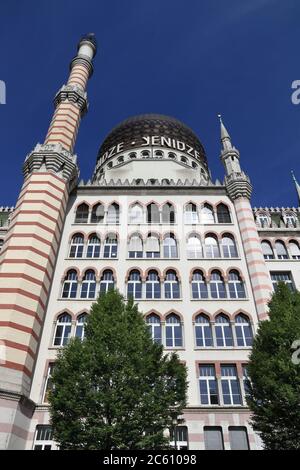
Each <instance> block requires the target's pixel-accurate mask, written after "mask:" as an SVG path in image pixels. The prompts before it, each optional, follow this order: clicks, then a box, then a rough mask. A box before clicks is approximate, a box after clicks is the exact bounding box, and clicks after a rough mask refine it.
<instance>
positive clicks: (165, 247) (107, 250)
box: [69, 233, 238, 259]
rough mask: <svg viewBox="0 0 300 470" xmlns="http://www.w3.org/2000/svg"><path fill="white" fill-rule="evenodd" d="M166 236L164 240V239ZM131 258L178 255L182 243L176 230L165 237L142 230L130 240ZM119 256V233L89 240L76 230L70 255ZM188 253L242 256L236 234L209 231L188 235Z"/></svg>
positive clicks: (129, 252)
mask: <svg viewBox="0 0 300 470" xmlns="http://www.w3.org/2000/svg"><path fill="white" fill-rule="evenodd" d="M161 238H162V239H161ZM127 249H128V257H129V258H178V256H179V254H178V243H177V240H176V237H175V235H174V234H173V233H169V234H165V235H164V236H163V237H160V236H159V235H157V234H155V233H148V234H147V236H146V237H145V238H144V237H143V236H142V235H141V234H140V233H134V234H132V235H131V236H130V237H129V240H128V246H127ZM117 255H118V239H117V235H116V234H113V233H111V234H109V235H107V236H106V238H105V240H104V243H103V244H102V243H101V240H100V238H99V236H98V235H97V234H96V233H92V234H91V235H89V237H88V239H87V243H85V236H84V234H83V233H75V234H74V235H73V237H72V239H71V244H70V250H69V257H70V258H116V257H117ZM186 255H187V258H189V259H191V258H192V259H198V258H222V257H223V258H236V257H237V256H238V253H237V247H236V243H235V239H234V236H233V235H232V234H230V233H224V234H223V235H222V236H221V237H218V236H217V235H216V234H214V233H208V234H206V235H205V236H204V239H203V240H202V239H201V236H200V235H199V234H197V233H192V234H190V235H189V236H188V239H187V245H186Z"/></svg>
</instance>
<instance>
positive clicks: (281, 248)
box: [275, 240, 288, 259]
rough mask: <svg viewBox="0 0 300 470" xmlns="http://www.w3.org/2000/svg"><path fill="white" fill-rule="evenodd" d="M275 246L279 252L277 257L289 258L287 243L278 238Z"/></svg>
mask: <svg viewBox="0 0 300 470" xmlns="http://www.w3.org/2000/svg"><path fill="white" fill-rule="evenodd" d="M275 248H276V253H277V258H278V259H288V254H287V251H286V247H285V244H284V243H283V242H281V241H280V240H277V241H276V242H275Z"/></svg>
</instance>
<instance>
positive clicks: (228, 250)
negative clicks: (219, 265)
mask: <svg viewBox="0 0 300 470" xmlns="http://www.w3.org/2000/svg"><path fill="white" fill-rule="evenodd" d="M222 251H223V256H224V258H236V257H237V249H236V244H235V241H234V238H233V236H232V235H229V234H228V233H226V234H224V235H223V236H222Z"/></svg>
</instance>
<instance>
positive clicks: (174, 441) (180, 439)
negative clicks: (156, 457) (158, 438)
mask: <svg viewBox="0 0 300 470" xmlns="http://www.w3.org/2000/svg"><path fill="white" fill-rule="evenodd" d="M170 446H171V447H173V448H175V449H177V450H188V448H189V444H188V428H187V426H176V427H175V429H174V428H171V429H170Z"/></svg>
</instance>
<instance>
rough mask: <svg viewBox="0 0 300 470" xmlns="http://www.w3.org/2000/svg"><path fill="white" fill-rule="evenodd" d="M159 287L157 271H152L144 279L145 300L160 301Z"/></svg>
mask: <svg viewBox="0 0 300 470" xmlns="http://www.w3.org/2000/svg"><path fill="white" fill-rule="evenodd" d="M160 297H161V287H160V278H159V276H158V273H157V271H155V270H154V269H152V270H151V271H149V273H148V276H147V278H146V299H160Z"/></svg>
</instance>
